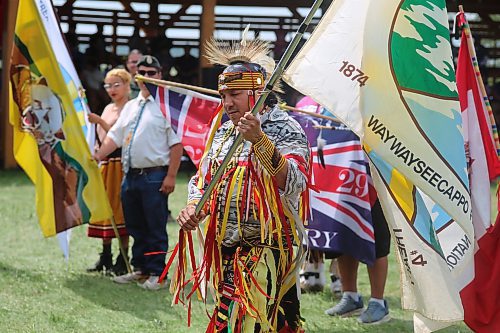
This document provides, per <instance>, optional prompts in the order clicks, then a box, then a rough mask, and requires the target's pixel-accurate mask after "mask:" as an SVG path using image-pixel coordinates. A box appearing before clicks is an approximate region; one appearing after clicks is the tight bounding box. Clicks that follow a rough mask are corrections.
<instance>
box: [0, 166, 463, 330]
mask: <svg viewBox="0 0 500 333" xmlns="http://www.w3.org/2000/svg"><path fill="white" fill-rule="evenodd" d="M187 179H188V175H187V174H181V175H180V176H179V181H178V185H177V188H176V191H175V193H174V194H173V195H171V197H170V209H171V210H172V212H173V214H174V216H176V215H177V213H178V212H179V210H180V209H181V208H182V206H183V204H184V203H185V200H186V192H187V189H186V182H187ZM34 206H35V197H34V187H33V185H32V184H31V183H30V181H29V180H28V178H27V177H26V176H25V175H24V173H22V172H21V171H0V332H1V333H10V332H36V333H39V332H47V333H55V332H64V333H70V332H78V333H83V332H89V333H90V332H92V333H95V332H106V333H111V332H116V333H125V332H151V333H153V332H175V333H180V332H204V331H205V325H206V323H207V321H208V320H207V316H206V314H205V306H204V305H203V304H201V303H199V302H195V304H194V306H193V318H192V322H193V323H192V327H191V328H188V327H187V316H186V313H187V312H186V311H185V309H183V308H182V307H180V306H175V307H171V305H170V304H171V301H172V297H171V295H170V294H169V293H168V291H167V290H161V291H157V292H152V291H145V290H142V289H141V288H139V287H138V286H136V285H116V284H114V283H113V282H112V281H111V280H110V278H109V277H106V276H103V275H99V274H88V273H86V272H85V268H86V267H87V266H90V265H91V264H93V263H94V262H95V260H96V259H97V253H98V252H99V251H100V241H99V240H97V239H90V238H88V237H87V236H86V231H87V230H86V229H87V228H86V227H85V226H82V227H79V228H76V229H73V233H72V239H71V257H70V260H69V262H66V261H65V260H64V258H63V255H62V252H61V250H60V249H59V245H58V242H57V239H56V238H55V237H54V238H49V239H45V238H44V237H43V236H42V234H41V231H40V228H39V227H38V221H37V217H36V214H35V207H34ZM177 230H178V227H177V225H176V224H175V223H169V224H168V232H169V236H170V247H172V246H173V245H174V244H175V241H176V240H175V238H176V234H177ZM117 253H118V250H117V246H116V245H114V254H115V255H116V254H117ZM398 272H399V270H398V267H397V263H396V262H395V256H394V253H392V254H391V256H390V272H389V279H388V283H387V289H386V296H387V300H388V302H389V306H390V313H391V317H392V320H391V321H390V322H389V323H386V324H383V325H379V326H363V325H360V324H358V323H357V322H356V319H355V318H350V319H340V318H331V317H329V316H327V315H325V314H323V311H324V310H325V309H327V308H329V307H331V306H332V305H333V300H332V296H331V294H330V292H329V291H327V290H326V288H325V292H322V293H319V294H314V295H311V294H306V295H303V297H302V315H303V317H304V318H305V319H306V331H307V332H317V333H327V332H346V333H347V332H412V331H413V324H412V314H411V313H409V312H405V311H403V310H401V305H400V295H401V293H400V288H399V273H398ZM359 289H360V291H361V292H362V294H363V295H364V296H365V298H366V297H369V284H368V278H367V274H366V269H364V268H363V267H361V268H360V277H359ZM208 311H209V312H211V306H210V305H209V306H208ZM440 332H448V333H450V332H470V330H469V329H468V328H467V327H466V326H465V325H464V324H460V325H455V326H452V327H449V328H447V329H444V330H442V331H440Z"/></svg>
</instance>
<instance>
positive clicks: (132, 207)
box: [121, 170, 168, 275]
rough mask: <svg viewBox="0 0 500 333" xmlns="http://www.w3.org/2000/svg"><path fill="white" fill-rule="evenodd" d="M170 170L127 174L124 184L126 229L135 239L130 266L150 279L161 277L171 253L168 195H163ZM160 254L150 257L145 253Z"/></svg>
mask: <svg viewBox="0 0 500 333" xmlns="http://www.w3.org/2000/svg"><path fill="white" fill-rule="evenodd" d="M166 174H167V170H155V171H150V172H143V173H132V172H128V173H127V175H126V176H125V177H124V180H123V183H122V192H121V196H122V206H123V215H124V217H125V225H126V227H127V231H128V233H129V235H130V236H132V238H133V239H134V245H133V246H132V260H131V263H132V265H133V266H134V268H135V269H136V270H140V271H141V272H142V273H143V274H147V275H160V274H161V273H162V272H163V269H164V268H165V255H166V253H165V252H166V251H167V250H168V236H167V230H166V227H167V218H168V195H165V194H163V193H162V192H160V191H159V190H160V187H161V184H162V181H163V179H164V178H165V176H166ZM151 252H159V253H155V254H151V255H145V254H146V253H151Z"/></svg>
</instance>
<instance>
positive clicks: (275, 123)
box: [173, 38, 310, 332]
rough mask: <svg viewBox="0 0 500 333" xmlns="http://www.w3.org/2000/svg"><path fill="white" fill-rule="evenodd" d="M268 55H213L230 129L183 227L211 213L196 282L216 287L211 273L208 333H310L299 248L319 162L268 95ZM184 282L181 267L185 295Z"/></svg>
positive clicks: (194, 187) (211, 157) (219, 51)
mask: <svg viewBox="0 0 500 333" xmlns="http://www.w3.org/2000/svg"><path fill="white" fill-rule="evenodd" d="M268 51H269V46H268V44H267V43H266V42H263V41H259V40H254V41H245V39H244V38H243V42H242V43H233V44H231V45H229V46H222V43H221V42H218V41H215V40H212V41H211V43H209V45H208V47H207V54H208V56H207V57H208V59H209V60H210V61H211V62H212V63H214V64H220V65H225V66H227V67H226V69H225V70H224V71H223V73H222V74H221V75H220V76H219V84H218V90H219V92H220V95H221V98H222V106H223V109H224V111H225V112H226V114H227V115H228V116H229V119H230V121H227V122H225V123H224V124H222V125H221V126H220V127H219V128H218V129H217V130H216V132H215V133H214V134H213V140H212V142H211V143H210V144H209V145H207V151H206V152H205V156H204V159H203V160H202V162H201V164H200V168H199V172H198V174H197V175H196V176H194V177H193V178H192V179H191V181H190V183H189V198H188V205H187V206H186V207H185V208H184V209H183V210H182V211H181V212H180V214H179V217H178V218H177V221H178V223H179V225H180V226H181V227H182V229H183V230H184V231H186V232H190V231H193V230H195V229H196V228H197V227H198V224H199V223H200V222H201V221H202V220H203V218H204V217H205V212H206V215H207V216H208V218H207V222H206V228H205V230H206V235H205V243H204V247H205V252H204V257H203V260H204V261H203V264H202V265H201V267H200V268H199V269H198V271H195V272H194V274H193V277H195V279H196V277H200V276H203V277H204V278H206V279H207V280H209V279H210V273H208V274H207V271H208V270H210V269H211V273H212V277H211V280H210V281H211V283H212V285H213V287H214V289H215V290H216V291H217V295H216V298H217V299H216V308H215V311H214V315H213V316H212V318H211V321H210V324H209V327H208V328H207V332H228V331H230V332H303V329H302V328H301V317H300V307H299V298H298V291H297V283H296V282H297V279H296V277H297V275H298V274H297V269H298V267H299V266H300V260H301V258H302V257H303V253H302V252H301V251H302V247H301V246H299V247H298V248H295V247H294V246H295V245H299V244H301V243H302V235H303V232H304V229H303V222H304V220H305V213H306V212H307V199H308V184H309V179H310V177H309V158H310V152H309V146H308V141H307V138H306V135H305V134H304V132H303V131H302V128H301V127H300V125H299V124H298V123H297V122H296V121H295V120H293V119H292V118H290V117H289V116H288V114H287V113H286V112H284V111H283V110H281V109H280V108H279V107H278V106H277V97H276V95H275V94H274V92H271V91H266V90H265V89H266V81H267V80H268V79H269V76H270V75H271V73H272V71H273V70H274V60H273V59H272V58H270V57H269V56H268V55H267V53H268ZM259 94H270V96H268V98H267V101H266V104H265V106H264V107H263V108H262V109H261V110H260V111H259V113H258V114H257V115H255V116H254V115H252V113H251V112H250V111H251V109H252V107H253V106H254V104H255V100H256V99H257V97H258V95H259ZM214 131H215V130H214ZM237 133H241V135H242V136H243V138H244V140H243V142H242V143H241V144H240V145H239V146H238V147H237V149H236V152H235V154H234V156H233V158H232V159H231V162H230V163H229V165H228V166H227V167H226V168H225V170H224V176H223V177H222V179H220V180H219V181H218V182H217V184H216V186H215V189H214V191H213V193H211V196H210V200H209V201H208V204H207V205H206V206H205V207H204V210H203V212H202V213H201V214H200V215H199V216H196V214H195V208H196V205H197V203H198V201H199V199H200V198H201V196H202V193H203V192H204V190H205V189H206V187H207V185H208V183H209V182H210V181H211V179H212V177H213V175H214V174H215V172H216V171H217V169H218V168H219V166H220V164H221V161H222V160H223V159H224V157H225V156H226V154H227V152H228V150H229V148H230V147H231V146H232V145H233V142H234V141H235V138H236V135H237ZM297 251H298V252H297ZM179 261H180V262H183V260H179ZM184 262H185V261H184ZM179 272H180V271H179V267H178V271H177V273H176V274H175V275H174V281H173V288H174V289H175V288H177V291H178V290H179V288H182V286H181V284H180V281H176V280H175V279H176V278H178V277H179V276H182V275H183V273H182V272H181V273H179ZM195 285H196V283H195ZM177 294H179V293H177Z"/></svg>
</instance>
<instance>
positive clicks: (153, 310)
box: [65, 273, 186, 328]
mask: <svg viewBox="0 0 500 333" xmlns="http://www.w3.org/2000/svg"><path fill="white" fill-rule="evenodd" d="M65 287H67V288H68V289H71V290H72V291H73V292H74V293H75V294H77V295H79V296H80V297H82V298H84V299H87V300H88V301H90V302H92V303H94V304H96V305H97V306H100V307H103V308H105V309H108V310H111V311H117V312H125V313H127V314H129V315H132V316H134V317H137V318H139V319H142V320H146V321H154V322H159V320H158V317H159V316H161V317H163V316H166V317H167V318H166V319H165V322H163V323H161V324H162V325H161V326H163V325H165V328H166V322H168V321H170V320H179V321H185V320H186V319H185V317H186V316H185V312H184V310H183V309H182V307H181V306H179V307H171V306H170V304H171V302H172V295H170V292H169V291H168V289H162V290H159V291H148V290H143V289H141V288H140V287H139V286H137V285H136V284H134V283H131V284H124V285H121V284H117V283H114V282H113V281H111V278H110V277H108V276H103V275H92V274H85V273H82V274H74V275H73V276H72V277H71V279H67V280H66V282H65ZM160 312H161V313H160ZM162 319H163V318H162Z"/></svg>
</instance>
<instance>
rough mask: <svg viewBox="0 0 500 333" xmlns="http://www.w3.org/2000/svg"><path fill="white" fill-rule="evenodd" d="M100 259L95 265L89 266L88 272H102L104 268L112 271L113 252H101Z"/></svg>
mask: <svg viewBox="0 0 500 333" xmlns="http://www.w3.org/2000/svg"><path fill="white" fill-rule="evenodd" d="M99 255H100V256H99V260H97V262H96V263H95V264H94V266H92V267H89V268H87V272H89V273H92V272H102V271H103V270H104V269H105V270H106V271H110V270H111V269H112V267H113V256H112V255H111V253H100V254H99Z"/></svg>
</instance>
